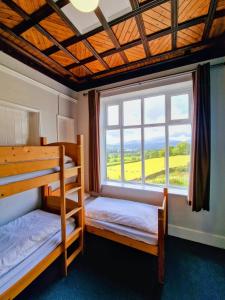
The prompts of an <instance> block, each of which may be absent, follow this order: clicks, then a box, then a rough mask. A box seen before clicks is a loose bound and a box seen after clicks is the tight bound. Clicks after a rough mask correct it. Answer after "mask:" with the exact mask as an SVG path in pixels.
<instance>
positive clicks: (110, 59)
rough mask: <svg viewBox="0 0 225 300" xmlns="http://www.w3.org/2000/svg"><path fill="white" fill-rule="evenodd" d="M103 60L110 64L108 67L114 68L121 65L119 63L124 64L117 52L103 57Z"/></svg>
mask: <svg viewBox="0 0 225 300" xmlns="http://www.w3.org/2000/svg"><path fill="white" fill-rule="evenodd" d="M104 60H105V62H106V63H107V64H108V65H109V66H110V68H114V67H117V66H121V65H123V64H124V62H123V60H122V58H121V56H120V55H119V53H116V54H113V55H109V56H106V57H105V58H104Z"/></svg>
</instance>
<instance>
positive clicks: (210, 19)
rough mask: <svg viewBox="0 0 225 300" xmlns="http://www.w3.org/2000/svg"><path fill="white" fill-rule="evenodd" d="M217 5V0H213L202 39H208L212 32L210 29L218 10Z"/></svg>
mask: <svg viewBox="0 0 225 300" xmlns="http://www.w3.org/2000/svg"><path fill="white" fill-rule="evenodd" d="M216 6H217V0H211V1H210V6H209V12H208V17H207V19H206V21H205V27H204V32H203V35H202V40H206V39H207V38H208V37H209V33H210V30H211V27H212V23H213V19H214V15H215V12H216Z"/></svg>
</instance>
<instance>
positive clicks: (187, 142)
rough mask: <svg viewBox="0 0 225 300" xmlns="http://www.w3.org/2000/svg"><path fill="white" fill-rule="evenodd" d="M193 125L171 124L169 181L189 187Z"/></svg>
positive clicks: (172, 183)
mask: <svg viewBox="0 0 225 300" xmlns="http://www.w3.org/2000/svg"><path fill="white" fill-rule="evenodd" d="M190 150H191V125H176V126H169V183H170V184H171V185H177V186H181V187H187V186H188V181H189V167H190Z"/></svg>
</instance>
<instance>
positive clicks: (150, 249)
mask: <svg viewBox="0 0 225 300" xmlns="http://www.w3.org/2000/svg"><path fill="white" fill-rule="evenodd" d="M85 230H86V231H87V232H90V233H92V234H95V235H98V236H101V237H103V238H106V239H109V240H112V241H114V242H117V243H120V244H123V245H126V246H128V247H131V248H135V249H138V250H141V251H143V252H146V253H150V254H153V255H156V256H157V255H158V246H157V245H150V244H147V243H144V242H140V241H136V240H134V239H131V238H128V237H126V236H122V235H119V234H116V233H114V232H112V231H109V230H105V229H99V228H97V227H94V226H90V225H85Z"/></svg>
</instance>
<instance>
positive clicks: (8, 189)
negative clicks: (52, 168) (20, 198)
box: [0, 173, 60, 199]
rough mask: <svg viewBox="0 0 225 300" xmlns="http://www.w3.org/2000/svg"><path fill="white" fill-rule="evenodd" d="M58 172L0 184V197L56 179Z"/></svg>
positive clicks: (58, 175)
mask: <svg viewBox="0 0 225 300" xmlns="http://www.w3.org/2000/svg"><path fill="white" fill-rule="evenodd" d="M59 177H60V174H59V173H53V174H48V175H44V176H39V177H35V178H31V179H27V180H21V181H17V182H12V183H9V184H6V185H1V186H0V199H3V198H5V197H8V196H11V195H15V194H18V193H22V192H25V191H27V190H31V189H34V188H38V187H41V186H44V185H46V184H49V183H51V182H54V181H58V180H59Z"/></svg>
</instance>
